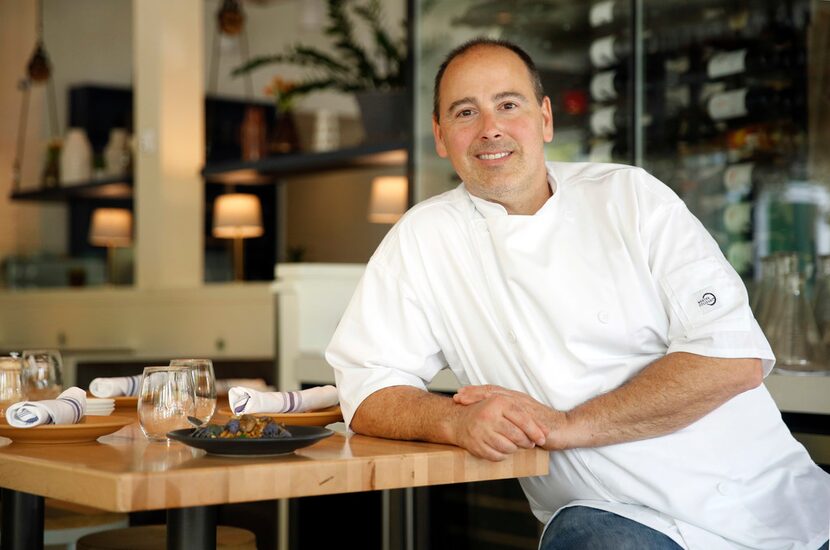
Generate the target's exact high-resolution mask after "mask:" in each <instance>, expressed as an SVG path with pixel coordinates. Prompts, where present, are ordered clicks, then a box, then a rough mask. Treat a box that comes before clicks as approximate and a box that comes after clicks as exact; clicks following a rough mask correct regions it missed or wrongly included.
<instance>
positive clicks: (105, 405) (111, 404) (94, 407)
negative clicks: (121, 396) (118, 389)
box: [86, 397, 115, 416]
mask: <svg viewBox="0 0 830 550" xmlns="http://www.w3.org/2000/svg"><path fill="white" fill-rule="evenodd" d="M113 409H115V400H114V399H101V398H97V397H89V398H87V400H86V414H87V416H109V415H110V413H111V412H112V411H113Z"/></svg>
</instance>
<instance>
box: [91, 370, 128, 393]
mask: <svg viewBox="0 0 830 550" xmlns="http://www.w3.org/2000/svg"><path fill="white" fill-rule="evenodd" d="M140 385H141V375H140V374H136V375H135V376H118V377H114V378H96V379H94V380H93V381H92V382H90V383H89V392H90V393H91V394H92V395H94V396H95V397H120V396H123V395H126V396H128V397H130V396H133V395H138V389H139V386H140Z"/></svg>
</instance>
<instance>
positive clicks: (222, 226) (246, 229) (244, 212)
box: [213, 193, 263, 239]
mask: <svg viewBox="0 0 830 550" xmlns="http://www.w3.org/2000/svg"><path fill="white" fill-rule="evenodd" d="M262 233H263V230H262V207H261V206H260V204H259V197H257V196H256V195H251V194H247V193H229V194H227V195H221V196H219V197H218V198H217V199H216V202H215V203H214V205H213V236H214V237H219V238H220V239H247V238H250V237H260V236H262Z"/></svg>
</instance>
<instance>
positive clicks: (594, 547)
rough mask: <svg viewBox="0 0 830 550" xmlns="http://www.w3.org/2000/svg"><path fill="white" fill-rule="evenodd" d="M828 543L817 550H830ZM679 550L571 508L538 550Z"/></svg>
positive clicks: (629, 524)
mask: <svg viewBox="0 0 830 550" xmlns="http://www.w3.org/2000/svg"><path fill="white" fill-rule="evenodd" d="M829 544H830V541H828V542H825V543H824V544H822V545H821V548H819V549H818V550H830V547H828V545H829ZM612 548H613V549H614V550H679V549H680V546H678V544H677V543H676V542H674V541H673V540H672V539H670V538H669V537H667V536H666V535H664V534H663V533H661V532H660V531H655V530H654V529H652V528H651V527H646V526H645V525H643V524H641V523H637V522H636V521H633V520H630V519H628V518H624V517H622V516H618V515H617V514H614V513H612V512H606V511H605V510H598V509H596V508H590V507H587V506H571V507H570V508H565V509H564V510H562V511H561V512H559V513H558V514H557V515H556V517H555V518H553V521H551V522H550V524H549V525H548V527H547V529H545V534H544V535H542V544H541V546H540V550H606V549H612Z"/></svg>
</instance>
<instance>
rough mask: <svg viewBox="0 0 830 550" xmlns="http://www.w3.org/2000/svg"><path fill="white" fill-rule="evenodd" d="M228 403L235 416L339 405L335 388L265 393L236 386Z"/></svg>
mask: <svg viewBox="0 0 830 550" xmlns="http://www.w3.org/2000/svg"><path fill="white" fill-rule="evenodd" d="M228 402H229V403H230V406H231V411H233V414H251V413H288V412H303V411H313V410H317V409H325V408H326V407H332V406H334V405H337V403H338V402H339V400H338V397H337V388H335V387H334V386H318V387H316V388H309V389H307V390H301V391H290V392H289V391H274V392H263V391H257V390H255V389H253V388H245V387H240V386H235V387H233V388H231V389H230V390H229V391H228Z"/></svg>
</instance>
